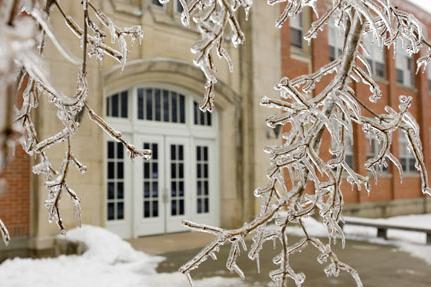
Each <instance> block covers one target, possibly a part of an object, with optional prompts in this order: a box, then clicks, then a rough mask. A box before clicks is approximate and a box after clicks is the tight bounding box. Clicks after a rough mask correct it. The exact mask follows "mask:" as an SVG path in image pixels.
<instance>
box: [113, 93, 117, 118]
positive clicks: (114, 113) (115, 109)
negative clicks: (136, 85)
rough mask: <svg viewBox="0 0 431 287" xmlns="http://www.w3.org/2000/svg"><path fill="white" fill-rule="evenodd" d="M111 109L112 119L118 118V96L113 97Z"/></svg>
mask: <svg viewBox="0 0 431 287" xmlns="http://www.w3.org/2000/svg"><path fill="white" fill-rule="evenodd" d="M111 106H112V107H111V108H112V115H111V116H112V117H116V118H117V117H118V94H115V95H113V96H112V102H111Z"/></svg>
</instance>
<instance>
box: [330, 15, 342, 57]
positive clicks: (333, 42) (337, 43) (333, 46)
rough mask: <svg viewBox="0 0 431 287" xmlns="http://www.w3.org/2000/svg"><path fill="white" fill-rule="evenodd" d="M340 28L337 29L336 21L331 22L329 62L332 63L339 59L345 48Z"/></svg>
mask: <svg viewBox="0 0 431 287" xmlns="http://www.w3.org/2000/svg"><path fill="white" fill-rule="evenodd" d="M342 33H343V31H341V30H340V29H339V28H338V27H336V25H335V22H334V20H331V21H330V22H329V25H328V44H329V60H330V61H331V62H332V61H334V60H335V59H337V58H338V57H339V56H340V55H341V53H342V51H343V46H344V35H343V34H342Z"/></svg>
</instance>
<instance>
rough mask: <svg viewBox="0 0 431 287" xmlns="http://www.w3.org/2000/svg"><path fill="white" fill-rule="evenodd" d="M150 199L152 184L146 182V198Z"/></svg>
mask: <svg viewBox="0 0 431 287" xmlns="http://www.w3.org/2000/svg"><path fill="white" fill-rule="evenodd" d="M148 197H150V183H149V182H144V198H148Z"/></svg>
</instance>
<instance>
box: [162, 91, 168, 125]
mask: <svg viewBox="0 0 431 287" xmlns="http://www.w3.org/2000/svg"><path fill="white" fill-rule="evenodd" d="M163 121H165V122H169V92H168V91H166V90H164V91H163Z"/></svg>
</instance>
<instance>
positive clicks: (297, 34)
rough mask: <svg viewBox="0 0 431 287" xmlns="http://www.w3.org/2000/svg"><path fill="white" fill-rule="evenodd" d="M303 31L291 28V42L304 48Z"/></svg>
mask: <svg viewBox="0 0 431 287" xmlns="http://www.w3.org/2000/svg"><path fill="white" fill-rule="evenodd" d="M302 38H303V36H302V31H301V30H299V29H295V28H290V44H291V45H292V46H294V47H297V48H300V49H302Z"/></svg>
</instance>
